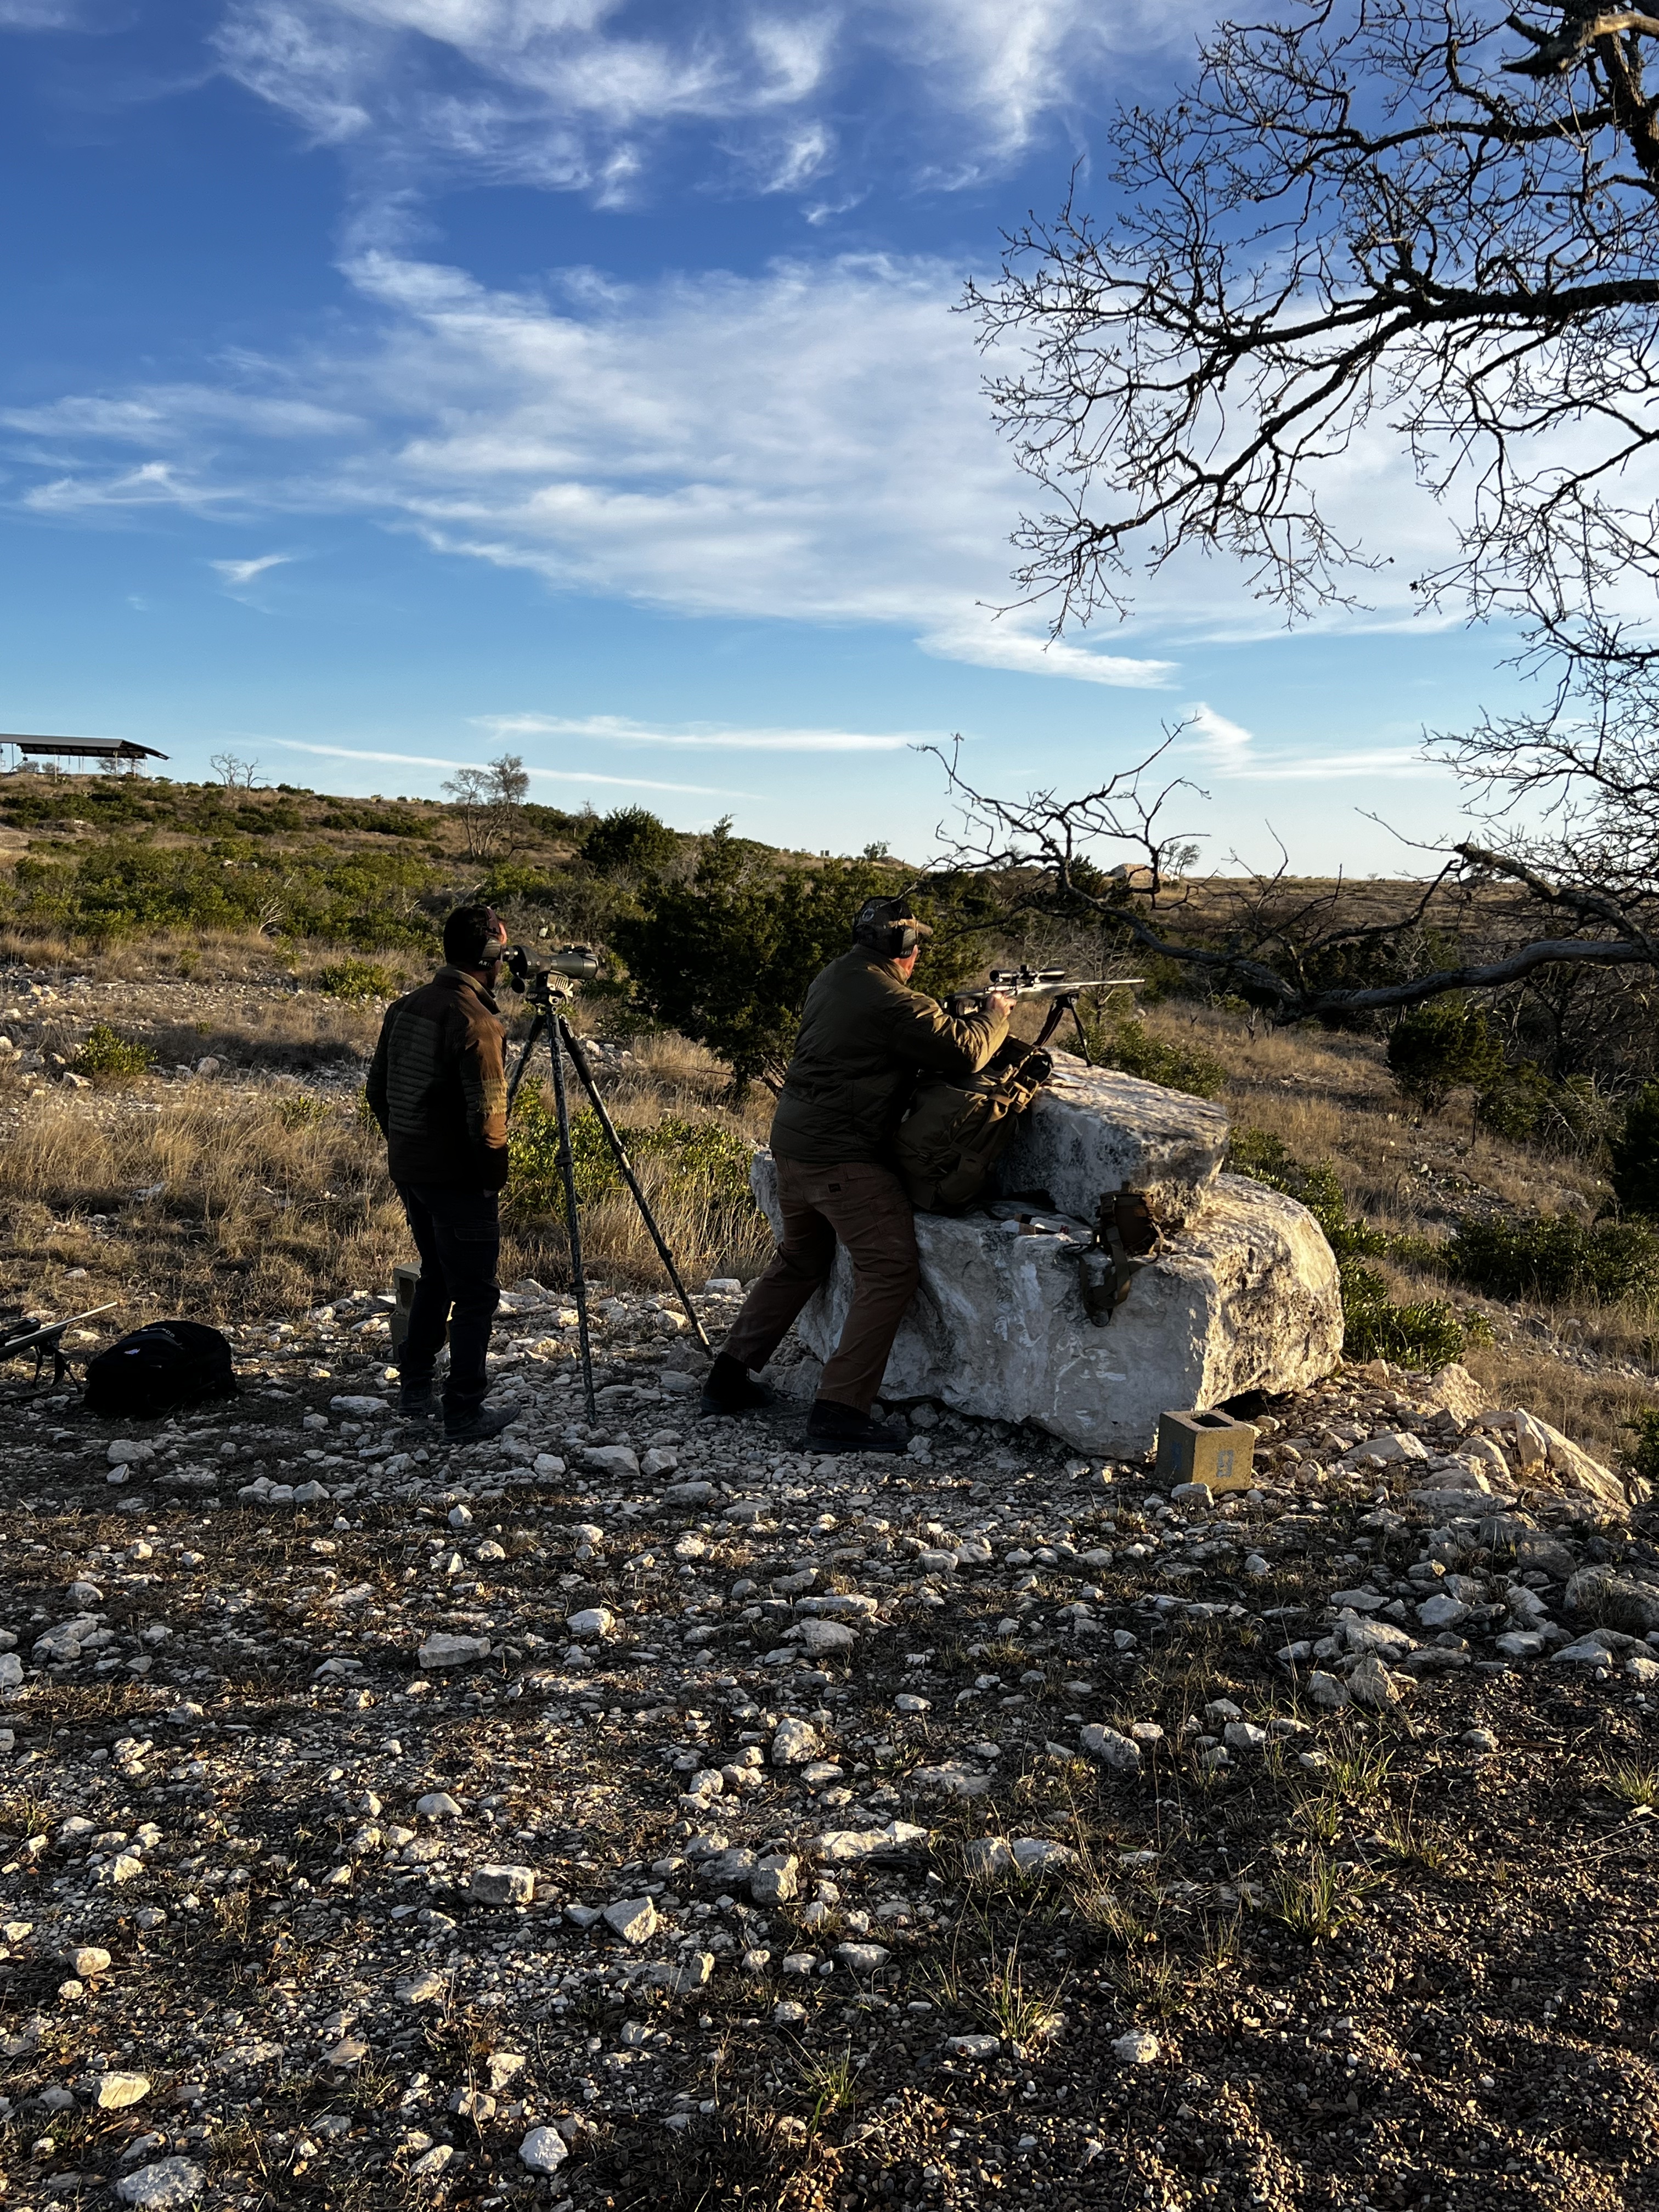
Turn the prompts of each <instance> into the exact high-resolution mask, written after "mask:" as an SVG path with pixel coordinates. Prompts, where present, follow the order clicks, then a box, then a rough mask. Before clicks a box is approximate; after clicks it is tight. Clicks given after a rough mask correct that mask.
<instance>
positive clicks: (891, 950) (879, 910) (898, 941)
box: [853, 899, 933, 960]
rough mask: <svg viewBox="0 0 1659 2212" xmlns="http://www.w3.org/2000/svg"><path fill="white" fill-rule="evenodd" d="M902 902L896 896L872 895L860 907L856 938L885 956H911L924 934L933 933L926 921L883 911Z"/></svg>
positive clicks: (887, 957)
mask: <svg viewBox="0 0 1659 2212" xmlns="http://www.w3.org/2000/svg"><path fill="white" fill-rule="evenodd" d="M898 903H899V902H898V901H897V900H896V899H872V900H870V901H869V902H868V903H867V904H866V906H864V907H862V908H860V911H859V917H858V920H857V921H855V922H854V924H853V937H854V941H855V942H856V943H857V944H860V945H863V946H865V947H866V950H867V951H871V952H873V953H874V954H875V955H876V956H877V957H878V959H881V960H903V959H906V958H908V956H909V955H910V954H911V953H912V952H914V951H915V949H916V947H917V946H918V945H920V944H921V941H922V939H924V938H927V937H931V936H932V935H933V931H932V930H931V929H930V928H929V927H927V923H926V922H922V921H915V920H914V919H911V920H899V919H895V918H893V917H892V916H891V915H890V914H888V913H885V912H884V911H883V909H884V908H892V907H895V906H897V905H898Z"/></svg>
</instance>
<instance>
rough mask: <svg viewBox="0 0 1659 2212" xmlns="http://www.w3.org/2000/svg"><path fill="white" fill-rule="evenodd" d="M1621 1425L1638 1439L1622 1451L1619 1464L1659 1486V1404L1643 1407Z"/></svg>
mask: <svg viewBox="0 0 1659 2212" xmlns="http://www.w3.org/2000/svg"><path fill="white" fill-rule="evenodd" d="M1622 1426H1623V1428H1624V1429H1625V1431H1626V1434H1627V1435H1629V1436H1632V1437H1635V1439H1636V1441H1635V1443H1632V1444H1627V1445H1626V1447H1625V1449H1624V1450H1622V1451H1621V1452H1620V1455H1619V1464H1620V1467H1625V1468H1629V1470H1630V1472H1631V1473H1632V1474H1638V1475H1640V1476H1641V1478H1642V1480H1643V1481H1644V1482H1648V1483H1652V1484H1653V1485H1655V1486H1659V1406H1644V1407H1642V1409H1641V1411H1640V1412H1639V1413H1637V1414H1636V1415H1635V1416H1634V1417H1633V1418H1632V1419H1630V1420H1628V1421H1626V1422H1624V1423H1623V1424H1622Z"/></svg>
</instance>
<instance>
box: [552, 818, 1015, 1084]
mask: <svg viewBox="0 0 1659 2212" xmlns="http://www.w3.org/2000/svg"><path fill="white" fill-rule="evenodd" d="M601 827H603V824H601ZM595 834H597V833H595ZM894 888H895V878H894V875H893V872H892V870H891V869H890V868H886V867H883V866H879V865H878V863H876V862H874V861H871V860H823V861H821V862H819V863H818V865H817V866H815V867H810V868H807V867H799V866H780V864H779V861H778V858H777V855H776V854H774V853H771V852H769V851H768V850H767V849H766V848H764V847H763V846H759V845H756V844H754V843H752V842H750V840H749V839H747V838H743V837H733V836H732V835H731V832H730V829H729V827H728V825H727V824H726V823H720V825H719V827H718V828H717V829H715V830H714V832H713V834H712V835H711V836H708V837H706V838H705V839H704V840H703V844H702V855H701V857H700V859H699V860H698V862H697V868H696V874H695V875H694V876H693V877H692V878H691V880H690V882H669V881H667V880H666V879H665V878H660V877H653V878H647V882H646V883H645V884H644V886H643V887H642V889H641V892H640V896H639V908H638V911H637V912H636V913H635V914H631V915H622V916H621V917H620V918H619V919H618V920H617V923H616V925H615V927H614V929H613V930H612V933H611V941H612V943H613V944H614V945H615V946H616V948H617V951H619V952H620V953H621V954H622V956H623V959H624V960H626V962H627V963H628V967H629V974H630V975H631V977H632V980H633V1000H634V1006H635V1012H637V1013H638V1014H640V1015H642V1016H643V1017H644V1018H646V1019H647V1020H650V1021H654V1022H660V1023H661V1024H663V1025H664V1026H665V1028H668V1029H674V1030H678V1031H679V1033H680V1035H681V1036H689V1037H692V1038H695V1039H696V1042H698V1043H699V1044H706V1045H708V1047H709V1048H711V1050H713V1051H714V1052H717V1053H719V1054H720V1057H721V1058H722V1059H723V1060H727V1061H729V1062H730V1064H731V1067H732V1076H733V1079H734V1082H735V1085H736V1087H737V1088H738V1090H739V1091H741V1090H742V1088H743V1087H744V1085H745V1084H747V1083H749V1082H750V1081H751V1080H752V1079H753V1078H754V1077H756V1076H757V1075H759V1074H761V1073H763V1071H770V1070H772V1069H777V1070H779V1071H781V1068H782V1066H783V1064H784V1063H785V1062H786V1061H787V1059H788V1057H789V1050H790V1047H791V1045H792V1044H793V1042H794V1036H795V1030H796V1027H797V1024H799V1019H800V1010H801V1006H802V1002H803V1001H804V1000H805V997H806V993H807V989H808V987H809V986H810V985H811V981H812V979H813V977H814V976H815V975H817V973H818V971H819V969H823V968H825V967H827V966H828V965H829V962H830V961H832V960H834V959H836V958H838V957H840V956H841V954H842V953H843V952H845V951H848V948H849V947H850V945H851V944H852V927H853V918H854V915H856V914H857V912H858V910H859V908H860V907H861V906H862V905H863V904H864V902H865V901H866V899H869V898H879V897H883V896H889V895H890V894H891V893H892V891H893V890H894ZM987 897H988V894H987V892H986V891H985V890H984V889H983V887H982V886H981V885H980V884H977V883H975V882H974V881H973V880H971V879H966V880H961V881H947V882H943V883H936V884H933V886H932V887H931V888H930V890H928V891H927V893H925V894H923V893H920V892H919V893H918V894H917V896H916V899H915V905H916V908H917V911H918V913H919V915H921V918H922V919H923V920H924V921H931V922H933V924H934V925H935V926H936V927H938V929H939V935H938V936H937V937H936V938H935V939H933V943H932V944H931V945H928V947H927V951H925V952H924V954H923V956H922V966H921V972H920V973H919V975H918V976H917V979H916V981H917V986H918V987H919V988H921V989H924V990H927V991H929V992H931V993H932V994H933V995H934V996H935V997H936V998H944V997H946V996H948V995H949V994H950V993H951V992H952V991H955V990H958V989H960V988H961V987H962V985H963V983H964V982H966V981H968V979H969V975H972V974H973V973H974V971H975V965H976V958H975V951H974V946H975V939H976V936H977V933H978V932H979V931H980V930H981V928H983V927H985V926H986V921H987V919H988V909H987V906H986V903H985V902H986V900H987ZM979 973H980V974H981V975H983V973H984V970H983V969H980V970H979Z"/></svg>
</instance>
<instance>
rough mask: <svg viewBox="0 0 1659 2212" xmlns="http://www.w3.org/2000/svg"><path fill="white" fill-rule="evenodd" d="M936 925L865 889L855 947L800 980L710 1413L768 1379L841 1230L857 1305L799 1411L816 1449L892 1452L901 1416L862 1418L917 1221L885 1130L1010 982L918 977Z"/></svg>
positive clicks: (974, 1053) (878, 1373)
mask: <svg viewBox="0 0 1659 2212" xmlns="http://www.w3.org/2000/svg"><path fill="white" fill-rule="evenodd" d="M932 935H933V932H932V930H931V929H929V928H928V927H927V925H926V924H925V923H923V922H919V921H916V919H915V916H914V915H912V914H910V913H909V911H908V902H906V901H904V900H902V899H870V900H867V901H866V903H865V904H864V905H863V906H862V907H861V908H860V909H859V914H858V917H857V919H856V921H854V925H853V945H852V949H851V950H850V951H848V952H844V953H843V954H842V957H841V958H840V959H839V960H835V961H832V962H831V963H830V964H829V967H827V968H826V969H824V970H823V973H822V974H821V975H819V976H818V977H817V980H816V981H814V983H813V985H812V987H811V990H810V991H809V992H808V993H807V994H806V1005H805V1010H804V1012H803V1013H802V1015H801V1024H800V1033H799V1036H798V1037H797V1038H796V1041H795V1051H794V1056H793V1059H792V1060H790V1063H789V1067H788V1071H787V1073H786V1075H785V1077H784V1081H783V1090H782V1093H781V1096H780V1097H779V1100H778V1104H777V1110H776V1113H775V1115H774V1117H773V1121H772V1139H771V1142H772V1154H773V1158H775V1161H776V1163H777V1173H778V1199H779V1205H780V1207H781V1212H782V1228H781V1234H780V1236H779V1238H778V1249H777V1252H776V1254H775V1256H774V1258H773V1261H772V1264H771V1266H770V1267H768V1269H767V1270H766V1273H764V1274H763V1275H762V1276H761V1278H760V1279H759V1280H758V1281H757V1283H756V1284H755V1285H754V1287H753V1289H752V1290H751V1291H750V1293H749V1297H748V1299H747V1300H746V1302H745V1304H744V1309H743V1311H742V1312H741V1313H740V1314H739V1315H738V1318H737V1321H736V1322H735V1323H734V1324H733V1326H732V1331H731V1334H729V1335H728V1336H727V1338H726V1346H725V1349H724V1350H723V1351H722V1352H720V1354H719V1356H718V1357H717V1358H716V1359H715V1361H714V1366H713V1368H712V1369H711V1370H710V1371H709V1376H708V1382H707V1383H705V1384H704V1386H703V1393H702V1410H703V1412H704V1413H743V1412H744V1411H745V1410H747V1409H749V1408H750V1407H757V1406H761V1405H764V1404H766V1403H767V1402H768V1401H769V1397H770V1393H769V1391H767V1390H765V1389H763V1388H762V1387H761V1386H760V1385H759V1384H758V1383H755V1382H754V1381H753V1380H752V1379H751V1376H750V1370H751V1369H755V1368H761V1367H764V1366H765V1364H766V1363H767V1361H768V1360H769V1358H771V1356H772V1354H773V1352H775V1351H776V1349H777V1347H778V1346H779V1344H780V1343H781V1341H782V1340H783V1338H784V1335H785V1334H786V1333H787V1330H788V1328H789V1325H790V1323H791V1322H793V1320H794V1318H795V1316H797V1315H798V1314H799V1312H800V1310H801V1309H802V1308H803V1307H804V1306H805V1304H806V1303H807V1301H808V1299H809V1298H811V1297H812V1295H813V1293H814V1292H815V1291H817V1289H818V1288H819V1287H820V1286H821V1285H822V1284H823V1282H824V1280H825V1279H827V1277H828V1275H829V1271H830V1268H831V1267H833V1266H834V1264H835V1258H836V1243H837V1242H839V1243H842V1244H844V1245H845V1246H846V1247H847V1250H848V1255H849V1256H850V1258H851V1260H852V1262H853V1304H852V1310H851V1311H850V1312H849V1313H848V1316H847V1324H846V1327H845V1328H843V1329H842V1334H841V1342H840V1344H839V1345H838V1346H836V1351H835V1353H834V1355H833V1356H832V1357H831V1358H830V1359H829V1363H828V1364H827V1365H826V1366H825V1368H824V1370H823V1380H822V1381H821V1382H820V1383H819V1385H818V1395H817V1399H816V1400H815V1401H814V1402H813V1406H812V1410H811V1414H810V1415H809V1416H808V1419H807V1424H806V1435H807V1441H808V1442H809V1443H811V1445H812V1446H813V1448H814V1449H816V1450H818V1451H821V1452H830V1453H840V1452H849V1451H879V1452H899V1451H902V1450H903V1449H904V1448H905V1445H906V1443H907V1442H908V1437H907V1436H906V1434H905V1432H904V1431H902V1430H900V1429H896V1428H892V1427H890V1426H887V1425H884V1424H882V1423H880V1422H877V1421H874V1420H872V1419H871V1417H870V1408H871V1407H872V1405H873V1404H874V1403H875V1400H876V1395H877V1393H878V1390H879V1389H880V1388H881V1379H882V1376H883V1375H884V1373H885V1371H886V1367H887V1358H888V1354H889V1353H890V1352H891V1350H892V1348H893V1339H894V1338H895V1337H896V1335H897V1334H898V1327H899V1322H901V1320H902V1318H903V1316H904V1310H905V1308H906V1307H907V1306H908V1304H909V1303H910V1300H911V1298H912V1297H914V1295H915V1288H916V1285H917V1283H918V1281H919V1280H920V1279H921V1266H920V1262H919V1261H918V1259H917V1255H916V1232H915V1219H914V1217H913V1214H912V1212H911V1206H910V1200H909V1199H908V1196H907V1195H906V1193H905V1188H904V1186H903V1184H902V1182H900V1181H899V1178H898V1176H896V1174H895V1173H894V1172H893V1169H892V1166H891V1164H890V1160H891V1148H892V1142H893V1138H894V1134H895V1133H896V1129H897V1127H898V1123H899V1120H900V1117H901V1116H902V1114H903V1112H904V1109H905V1107H906V1105H907V1104H908V1102H909V1098H910V1094H911V1092H912V1091H914V1089H915V1085H916V1082H917V1079H918V1078H919V1077H920V1076H921V1075H924V1074H939V1075H947V1076H955V1077H963V1076H969V1075H974V1074H977V1073H978V1072H979V1070H980V1069H981V1068H982V1067H983V1066H985V1064H986V1062H987V1060H989V1059H990V1058H991V1055H992V1054H994V1052H995V1051H996V1049H997V1047H998V1046H999V1045H1000V1043H1001V1042H1002V1041H1003V1039H1004V1037H1005V1036H1006V1035H1007V1032H1008V1016H1009V1012H1010V1011H1011V1009H1012V1005H1013V998H1012V993H1011V992H1010V991H1008V990H1007V989H1005V988H1001V987H996V986H994V987H992V988H991V989H990V990H988V991H987V993H986V994H984V1000H983V1004H982V1006H981V1007H980V1008H979V1010H978V1011H976V1012H973V1013H968V1014H961V1015H956V1014H949V1013H946V1012H945V1009H944V1008H943V1007H942V1006H939V1003H938V1001H937V1000H933V999H930V998H928V997H927V995H926V994H924V993H922V992H921V991H913V990H911V989H910V988H909V987H908V986H909V981H910V976H911V974H912V972H913V970H914V969H915V964H916V960H917V957H918V955H919V953H920V951H921V946H922V944H923V943H924V942H925V940H926V939H927V938H929V937H931V936H932Z"/></svg>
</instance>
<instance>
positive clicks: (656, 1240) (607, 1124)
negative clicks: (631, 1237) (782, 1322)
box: [558, 1014, 714, 1354]
mask: <svg viewBox="0 0 1659 2212" xmlns="http://www.w3.org/2000/svg"><path fill="white" fill-rule="evenodd" d="M558 1020H559V1035H560V1036H562V1038H563V1039H564V1044H565V1049H566V1051H567V1052H568V1054H570V1064H571V1066H573V1067H574V1069H575V1071H576V1073H577V1074H578V1075H579V1076H580V1078H581V1085H582V1089H583V1090H584V1091H586V1093H587V1096H588V1100H589V1102H590V1103H591V1104H592V1109H593V1111H594V1112H595V1114H597V1115H599V1127H600V1128H602V1129H603V1130H604V1131H605V1137H606V1139H607V1140H608V1142H609V1144H610V1146H611V1152H612V1153H613V1154H614V1156H615V1158H616V1162H617V1168H618V1170H620V1172H621V1175H622V1178H623V1182H625V1183H626V1184H627V1185H628V1188H629V1190H631V1191H632V1192H633V1194H634V1203H635V1206H638V1207H639V1209H640V1216H641V1219H642V1220H643V1221H644V1223H645V1225H646V1227H647V1229H648V1230H649V1231H651V1241H652V1243H653V1244H654V1245H655V1246H656V1248H657V1252H658V1255H659V1258H660V1259H661V1261H662V1263H663V1266H664V1267H666V1268H667V1270H668V1279H669V1281H670V1282H671V1283H672V1285H674V1295H675V1296H676V1297H678V1300H679V1302H680V1304H682V1305H683V1306H684V1308H685V1317H686V1319H687V1321H689V1322H690V1324H691V1327H692V1328H693V1329H694V1331H695V1332H696V1339H697V1342H698V1343H699V1344H700V1345H701V1346H702V1348H703V1350H704V1351H705V1352H709V1353H711V1354H712V1352H714V1346H713V1345H712V1344H710V1342H709V1341H708V1337H707V1336H706V1335H705V1334H703V1326H702V1322H701V1321H700V1320H699V1318H698V1316H697V1310H696V1306H694V1305H693V1304H692V1303H691V1295H690V1291H688V1290H687V1289H686V1287H685V1285H684V1283H683V1282H682V1281H681V1280H680V1271H679V1269H678V1267H676V1266H675V1265H674V1255H673V1254H672V1253H671V1251H670V1250H669V1249H668V1246H667V1243H665V1240H664V1237H663V1233H662V1231H661V1230H660V1229H659V1228H658V1226H657V1217H656V1216H655V1214H653V1212H652V1211H651V1208H650V1206H648V1205H647V1202H646V1196H645V1193H644V1192H643V1191H642V1190H641V1188H640V1184H639V1178H638V1176H636V1175H635V1173H634V1166H633V1163H632V1161H630V1160H629V1157H628V1154H627V1153H626V1152H624V1151H623V1140H622V1139H621V1138H620V1137H619V1136H618V1135H617V1127H616V1124H615V1122H614V1121H612V1120H611V1116H610V1115H609V1114H608V1113H607V1112H606V1111H605V1101H604V1099H603V1098H601V1097H600V1096H599V1085H597V1084H596V1083H595V1082H594V1080H593V1071H592V1068H591V1067H590V1066H588V1064H587V1054H586V1053H585V1052H584V1051H583V1050H582V1048H581V1046H580V1044H579V1043H578V1042H577V1041H576V1039H575V1037H574V1035H573V1034H572V1032H571V1029H570V1024H568V1022H567V1021H566V1020H565V1018H564V1016H563V1015H562V1014H561V1015H560V1016H559V1018H558Z"/></svg>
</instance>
